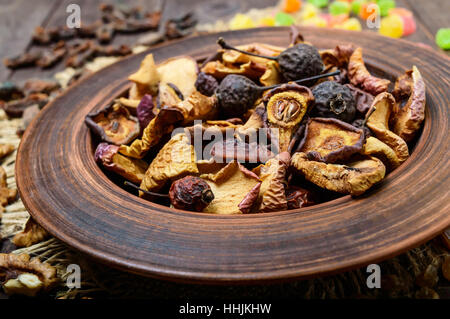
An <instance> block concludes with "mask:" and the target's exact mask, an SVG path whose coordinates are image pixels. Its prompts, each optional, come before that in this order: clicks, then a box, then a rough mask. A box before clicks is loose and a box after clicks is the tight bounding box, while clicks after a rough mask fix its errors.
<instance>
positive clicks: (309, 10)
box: [301, 2, 319, 20]
mask: <svg viewBox="0 0 450 319" xmlns="http://www.w3.org/2000/svg"><path fill="white" fill-rule="evenodd" d="M318 14H319V9H318V8H317V7H316V6H315V5H313V4H311V3H309V2H308V3H305V4H304V5H303V10H302V11H301V17H302V19H303V20H307V19H310V18H313V17H316V16H317V15H318Z"/></svg>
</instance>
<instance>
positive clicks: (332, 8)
mask: <svg viewBox="0 0 450 319" xmlns="http://www.w3.org/2000/svg"><path fill="white" fill-rule="evenodd" d="M328 11H329V12H330V13H331V14H332V15H334V16H337V15H340V14H346V13H349V12H350V3H348V2H344V1H335V2H333V3H332V4H330V5H329V7H328Z"/></svg>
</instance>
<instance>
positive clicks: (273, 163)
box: [253, 152, 291, 212]
mask: <svg viewBox="0 0 450 319" xmlns="http://www.w3.org/2000/svg"><path fill="white" fill-rule="evenodd" d="M290 159H291V156H290V155H289V153H288V152H283V153H280V154H278V155H277V156H276V157H275V158H272V159H270V160H268V161H267V163H265V164H264V165H260V166H258V167H256V168H255V169H254V170H253V172H254V173H255V174H257V175H258V177H259V179H260V180H261V181H262V183H261V187H260V192H259V196H258V205H257V207H258V211H259V212H274V211H280V210H286V209H287V199H286V195H285V185H286V184H287V181H286V173H287V169H288V167H289V162H290Z"/></svg>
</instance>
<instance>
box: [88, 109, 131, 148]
mask: <svg viewBox="0 0 450 319" xmlns="http://www.w3.org/2000/svg"><path fill="white" fill-rule="evenodd" d="M85 122H86V124H87V125H88V127H89V128H90V129H91V131H92V132H93V133H94V134H96V135H97V136H98V137H100V138H101V139H102V140H103V141H105V142H108V143H111V144H115V145H121V144H128V143H130V142H131V141H132V140H134V139H135V138H136V137H138V136H139V133H140V126H139V121H138V119H137V118H136V117H134V116H131V115H130V112H129V111H128V110H127V109H126V108H125V107H124V106H122V105H120V104H119V103H116V104H113V105H111V106H109V107H107V108H105V109H103V110H100V111H98V112H94V113H90V114H88V115H87V116H86V118H85Z"/></svg>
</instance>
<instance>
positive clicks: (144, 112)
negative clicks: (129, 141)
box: [136, 94, 155, 131]
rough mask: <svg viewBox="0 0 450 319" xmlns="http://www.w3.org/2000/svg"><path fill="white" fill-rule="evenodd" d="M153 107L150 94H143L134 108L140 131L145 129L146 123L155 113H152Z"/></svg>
mask: <svg viewBox="0 0 450 319" xmlns="http://www.w3.org/2000/svg"><path fill="white" fill-rule="evenodd" d="M154 107H155V105H154V103H153V98H152V96H151V95H150V94H145V95H144V97H143V98H142V99H141V101H140V102H139V104H138V107H137V109H136V113H137V118H138V120H139V126H140V128H141V131H143V130H145V128H146V127H147V125H148V123H150V121H151V120H153V118H154V117H155V113H153V108H154Z"/></svg>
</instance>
